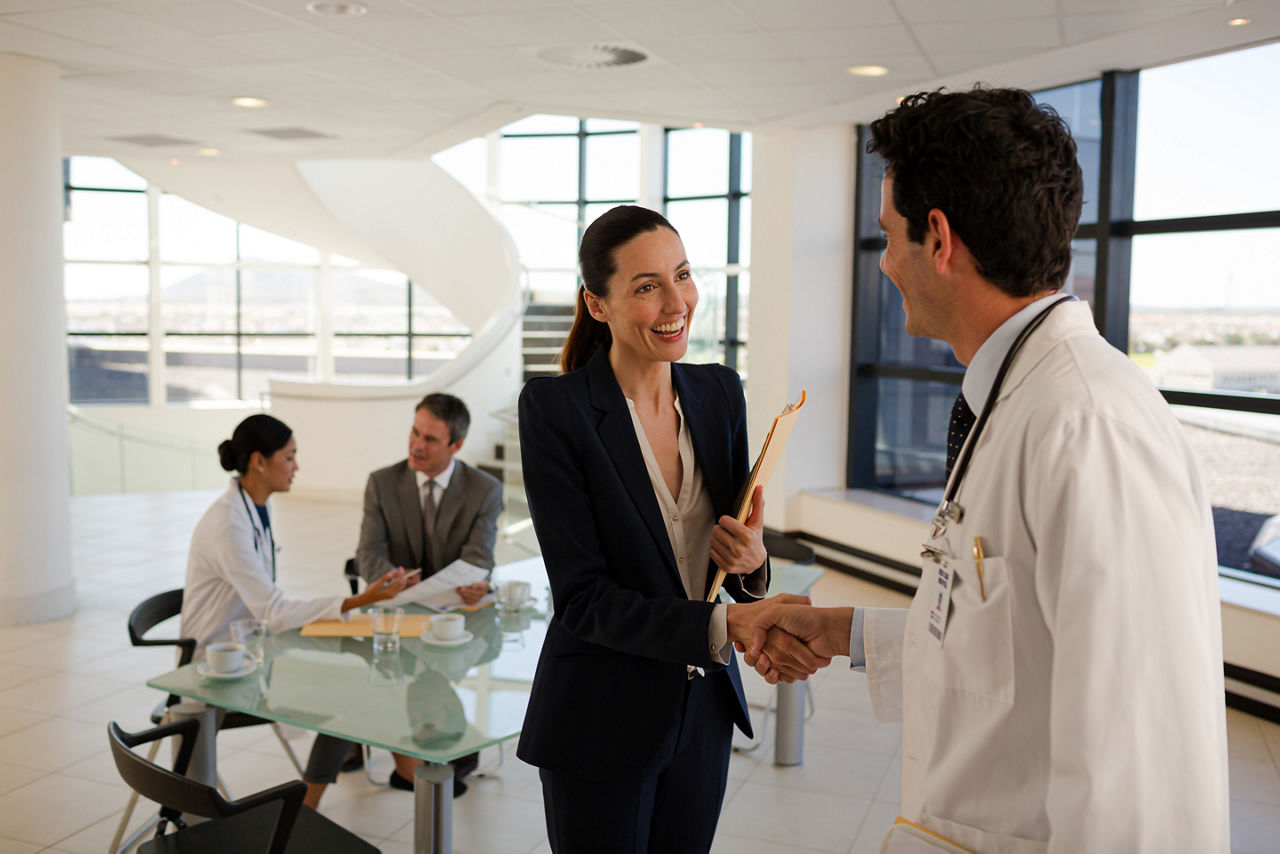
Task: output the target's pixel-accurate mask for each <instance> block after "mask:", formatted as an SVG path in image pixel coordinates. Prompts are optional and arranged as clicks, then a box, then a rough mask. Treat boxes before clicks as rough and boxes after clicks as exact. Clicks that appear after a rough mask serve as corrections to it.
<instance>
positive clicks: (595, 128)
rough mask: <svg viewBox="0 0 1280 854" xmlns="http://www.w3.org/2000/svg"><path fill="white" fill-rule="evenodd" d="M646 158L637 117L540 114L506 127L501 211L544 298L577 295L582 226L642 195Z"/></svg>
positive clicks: (535, 293) (533, 286)
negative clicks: (628, 119) (612, 118)
mask: <svg viewBox="0 0 1280 854" xmlns="http://www.w3.org/2000/svg"><path fill="white" fill-rule="evenodd" d="M640 160H641V157H640V132H639V125H637V124H636V123H634V122H613V121H604V120H600V119H579V118H574V117H571V116H544V115H536V116H529V117H528V118H526V119H522V120H521V121H518V122H515V123H514V124H510V125H507V126H506V127H505V128H503V129H502V132H501V136H500V141H499V148H498V158H497V162H498V180H497V191H498V202H499V211H500V215H501V217H502V222H503V224H504V225H506V227H507V229H508V230H509V231H510V232H511V236H512V238H513V239H514V240H515V243H516V247H517V248H518V249H519V251H520V262H521V265H522V266H523V267H524V269H525V273H526V275H527V276H528V281H529V287H530V290H531V291H532V293H533V298H534V299H535V300H536V301H538V302H546V303H565V304H571V303H572V302H573V300H574V296H575V294H576V290H577V286H578V273H577V257H578V256H577V252H578V241H579V239H580V238H581V237H582V232H583V230H584V229H585V228H586V227H587V225H589V224H590V223H591V222H592V220H594V219H595V218H596V217H597V216H599V215H600V214H601V213H603V212H604V211H606V210H608V209H609V208H611V207H613V206H615V205H620V204H634V203H635V201H636V199H638V198H639V196H640Z"/></svg>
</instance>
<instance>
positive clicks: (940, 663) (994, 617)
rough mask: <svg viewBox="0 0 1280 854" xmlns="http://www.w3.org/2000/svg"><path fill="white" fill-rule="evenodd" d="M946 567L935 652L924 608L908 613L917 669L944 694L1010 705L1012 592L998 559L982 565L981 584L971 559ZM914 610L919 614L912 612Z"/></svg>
mask: <svg viewBox="0 0 1280 854" xmlns="http://www.w3.org/2000/svg"><path fill="white" fill-rule="evenodd" d="M947 564H948V566H950V567H951V569H952V572H953V573H954V579H953V581H952V587H951V606H950V615H949V617H948V618H947V630H946V634H945V636H944V639H943V643H942V647H941V648H939V647H938V644H937V641H935V640H934V638H933V636H932V635H931V634H929V630H928V609H927V606H926V607H925V608H923V609H917V608H914V607H913V608H912V611H913V613H912V615H911V619H912V620H915V621H917V625H916V626H915V632H914V634H915V637H916V638H918V639H919V644H920V650H919V655H920V667H921V670H922V672H923V674H924V675H925V677H926V678H928V679H929V681H930V682H932V683H934V684H935V685H937V686H938V687H939V688H942V689H943V690H945V691H949V692H956V693H960V694H970V695H974V696H978V697H984V698H986V699H989V700H996V701H999V702H1002V703H1012V702H1013V699H1014V664H1013V658H1014V656H1013V616H1012V595H1013V591H1012V589H1011V586H1010V583H1009V577H1008V568H1007V567H1006V565H1005V561H1004V558H999V557H987V558H985V559H984V560H983V562H982V568H983V577H982V582H981V584H980V583H979V580H978V568H977V565H976V564H975V562H974V561H973V560H972V559H968V560H964V559H956V558H952V559H950V560H948V562H947ZM930 566H932V564H931V563H930V562H926V563H925V567H926V569H925V577H929V571H928V567H930ZM984 588H985V591H986V599H985V601H984V599H983V595H982V593H983V589H984ZM917 598H919V597H917ZM918 610H919V611H920V613H916V612H917V611H918ZM921 620H923V622H920V621H921Z"/></svg>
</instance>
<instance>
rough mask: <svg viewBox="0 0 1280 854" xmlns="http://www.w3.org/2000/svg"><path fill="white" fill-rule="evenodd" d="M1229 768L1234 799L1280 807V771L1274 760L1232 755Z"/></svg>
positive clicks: (1228, 762)
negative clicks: (1241, 757) (1242, 757)
mask: <svg viewBox="0 0 1280 854" xmlns="http://www.w3.org/2000/svg"><path fill="white" fill-rule="evenodd" d="M1227 770H1228V771H1229V772H1230V775H1231V799H1232V800H1233V801H1249V802H1251V803H1255V804H1270V805H1272V806H1276V807H1280V772H1278V771H1277V770H1276V766H1275V763H1274V762H1270V761H1268V760H1264V759H1240V758H1238V757H1235V756H1232V757H1230V758H1229V759H1228V760H1227ZM1277 850H1280V839H1278V840H1277Z"/></svg>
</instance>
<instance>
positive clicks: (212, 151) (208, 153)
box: [200, 148, 222, 157]
mask: <svg viewBox="0 0 1280 854" xmlns="http://www.w3.org/2000/svg"><path fill="white" fill-rule="evenodd" d="M221 153H222V152H221V151H219V150H218V149H216V148H202V149H200V156H201V157H217V156H218V155H219V154H221Z"/></svg>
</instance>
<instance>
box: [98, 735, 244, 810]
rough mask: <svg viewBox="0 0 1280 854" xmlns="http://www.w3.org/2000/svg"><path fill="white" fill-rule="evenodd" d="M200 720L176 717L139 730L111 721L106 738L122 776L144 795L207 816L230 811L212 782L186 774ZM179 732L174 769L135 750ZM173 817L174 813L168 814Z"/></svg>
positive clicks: (161, 802)
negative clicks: (156, 725) (121, 726)
mask: <svg viewBox="0 0 1280 854" xmlns="http://www.w3.org/2000/svg"><path fill="white" fill-rule="evenodd" d="M199 731H200V721H199V720H198V719H196V718H187V719H185V720H180V721H174V722H172V723H167V724H163V725H161V726H158V727H154V728H152V729H149V730H145V731H143V732H138V733H128V732H125V731H124V730H122V729H121V728H120V725H119V724H117V723H116V722H115V721H112V722H111V723H109V724H108V725H107V738H108V740H109V741H110V743H111V756H112V758H114V759H115V763H116V770H117V771H119V772H120V777H121V779H123V780H124V781H125V782H126V783H128V784H129V788H131V789H133V790H134V791H135V792H137V793H138V794H140V795H142V796H143V797H144V798H148V799H149V800H152V801H155V802H156V803H158V804H160V805H161V806H162V807H165V808H166V810H167V811H170V812H173V813H177V814H181V813H192V814H193V815H198V816H203V817H204V818H219V817H222V816H224V815H228V814H229V812H228V810H227V809H226V803H227V802H226V801H224V800H223V799H222V796H221V795H219V794H218V791H217V790H216V789H215V788H213V787H212V786H210V785H208V784H206V783H201V782H200V781H198V780H192V779H191V778H190V777H187V776H186V772H187V768H188V767H189V766H190V764H191V754H192V752H193V751H194V749H195V740H196V735H197V734H198V733H199ZM170 735H176V736H178V737H179V738H180V739H181V742H180V745H179V748H178V758H177V760H176V761H175V762H174V764H173V767H174V770H173V771H170V770H169V769H167V768H164V767H161V766H160V765H157V764H156V763H154V762H152V761H150V760H148V759H144V758H143V757H141V756H139V755H138V754H136V753H134V752H133V748H134V747H137V746H138V745H139V744H147V743H149V742H152V741H155V740H156V739H160V738H165V737H167V736H170ZM166 817H167V818H172V816H171V815H166Z"/></svg>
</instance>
